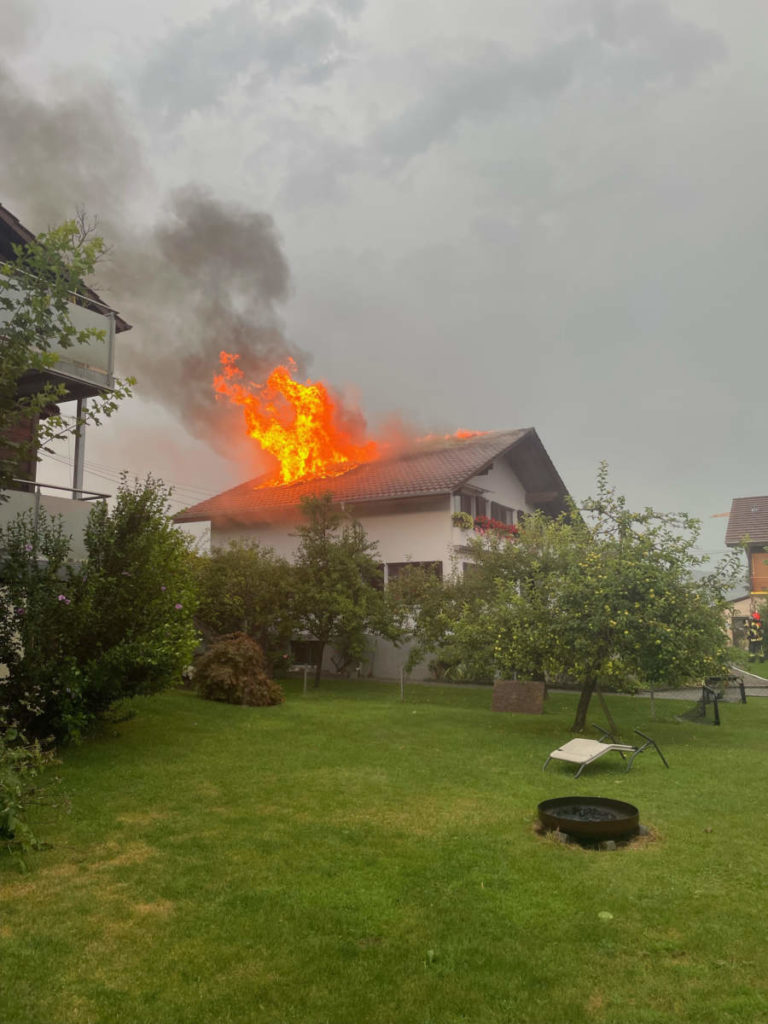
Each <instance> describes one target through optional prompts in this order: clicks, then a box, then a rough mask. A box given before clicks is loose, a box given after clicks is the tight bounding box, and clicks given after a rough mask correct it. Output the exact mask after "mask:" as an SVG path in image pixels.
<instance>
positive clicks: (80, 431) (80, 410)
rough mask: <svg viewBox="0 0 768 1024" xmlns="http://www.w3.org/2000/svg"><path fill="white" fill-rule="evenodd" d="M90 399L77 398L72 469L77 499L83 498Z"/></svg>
mask: <svg viewBox="0 0 768 1024" xmlns="http://www.w3.org/2000/svg"><path fill="white" fill-rule="evenodd" d="M87 410H88V399H87V398H78V400H77V414H76V415H77V429H76V430H75V464H74V466H73V469H72V490H73V492H74V493H73V495H72V497H73V498H74V499H75V501H82V498H83V471H84V469H85V416H86V413H87Z"/></svg>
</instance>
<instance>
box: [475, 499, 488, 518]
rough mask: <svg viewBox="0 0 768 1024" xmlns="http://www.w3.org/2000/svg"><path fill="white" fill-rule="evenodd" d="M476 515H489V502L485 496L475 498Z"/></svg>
mask: <svg viewBox="0 0 768 1024" xmlns="http://www.w3.org/2000/svg"><path fill="white" fill-rule="evenodd" d="M475 515H476V516H487V515H488V502H487V500H486V499H485V498H475Z"/></svg>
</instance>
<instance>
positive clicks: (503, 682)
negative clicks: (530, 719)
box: [491, 679, 544, 715]
mask: <svg viewBox="0 0 768 1024" xmlns="http://www.w3.org/2000/svg"><path fill="white" fill-rule="evenodd" d="M491 710H493V711H516V712H517V713H518V714H523V715H540V714H541V713H542V712H543V710H544V683H540V682H536V681H531V680H527V679H497V680H496V682H495V683H494V684H493V702H492V704H491Z"/></svg>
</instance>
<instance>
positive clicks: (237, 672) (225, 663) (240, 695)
mask: <svg viewBox="0 0 768 1024" xmlns="http://www.w3.org/2000/svg"><path fill="white" fill-rule="evenodd" d="M195 682H196V683H197V692H198V694H199V695H200V696H201V697H204V698H205V699H206V700H221V701H224V702H225V703H227V704H248V705H250V706H252V707H268V706H269V705H272V704H282V702H283V701H284V700H285V696H284V694H283V691H282V689H281V687H280V686H278V685H277V683H275V682H273V681H272V680H271V679H270V678H269V676H268V675H267V671H266V661H265V659H264V652H263V651H262V649H261V647H260V646H259V645H258V644H257V643H256V641H255V640H251V638H250V637H249V636H246V634H245V633H229V634H228V635H226V636H222V637H220V638H219V639H218V640H217V641H216V643H214V644H213V645H212V646H211V647H210V648H209V649H208V650H207V651H206V652H205V654H203V655H202V656H201V657H200V658H199V659H198V661H197V664H196V665H195Z"/></svg>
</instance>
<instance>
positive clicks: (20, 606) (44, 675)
mask: <svg viewBox="0 0 768 1024" xmlns="http://www.w3.org/2000/svg"><path fill="white" fill-rule="evenodd" d="M0 548H2V549H3V552H4V560H3V588H2V595H1V597H0V662H1V663H2V664H4V665H5V666H6V669H7V674H6V675H5V676H4V677H3V678H2V679H0V714H4V715H5V717H6V718H7V720H8V721H9V722H13V723H14V725H15V726H16V727H18V728H20V729H21V730H23V731H24V732H25V733H26V734H27V735H28V736H33V737H38V738H39V739H46V738H48V737H49V736H55V737H57V738H64V737H72V736H77V735H78V734H79V733H80V731H81V730H82V728H83V726H84V725H85V723H86V721H87V715H86V714H85V712H84V709H83V700H82V689H83V678H82V675H81V673H80V671H79V668H78V666H77V663H76V661H75V659H74V657H73V653H72V649H71V645H72V641H73V638H74V635H75V632H76V606H75V602H74V600H73V591H74V589H75V588H74V581H73V574H72V571H71V569H70V567H69V565H68V560H69V537H68V536H67V535H66V534H65V533H64V531H63V529H62V525H61V518H60V517H59V516H48V515H47V514H46V511H45V509H44V508H40V509H39V510H38V515H37V520H35V517H34V515H33V513H32V512H31V511H30V512H26V513H23V514H22V515H19V516H17V517H16V518H15V519H13V520H11V521H10V522H9V523H8V525H7V526H6V527H5V528H4V529H0Z"/></svg>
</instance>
